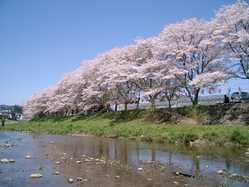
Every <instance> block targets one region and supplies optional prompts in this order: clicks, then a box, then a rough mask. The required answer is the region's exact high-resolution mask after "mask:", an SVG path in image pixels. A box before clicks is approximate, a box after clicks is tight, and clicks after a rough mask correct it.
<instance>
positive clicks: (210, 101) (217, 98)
mask: <svg viewBox="0 0 249 187" xmlns="http://www.w3.org/2000/svg"><path fill="white" fill-rule="evenodd" d="M223 102H224V95H211V96H200V97H199V104H201V105H214V104H218V103H223ZM171 105H172V107H173V108H178V107H183V106H191V105H192V102H191V100H190V99H189V98H188V97H182V98H179V99H178V100H173V101H172V102H171ZM155 106H156V108H168V107H169V105H168V102H166V101H157V102H156V103H155ZM136 107H137V105H136V104H128V110H132V109H136ZM150 107H151V103H149V102H141V103H140V104H139V108H140V109H146V108H150ZM118 110H119V111H122V110H124V106H123V105H119V106H118Z"/></svg>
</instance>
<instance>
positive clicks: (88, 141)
mask: <svg viewBox="0 0 249 187" xmlns="http://www.w3.org/2000/svg"><path fill="white" fill-rule="evenodd" d="M27 155H29V156H30V158H28V159H27V158H25V157H27ZM4 158H6V159H14V160H15V162H14V163H0V187H17V186H22V187H26V186H27V187H29V186H35V187H41V186H42V187H44V186H48V187H50V186H55V187H57V186H58V187H64V186H90V187H102V186H103V187H105V186H106V187H114V186H119V187H123V186H129V187H133V186H134V187H135V186H136V187H137V186H138V187H140V186H141V187H142V186H143V187H144V186H145V187H150V186H155V187H159V186H166V187H171V186H191V187H192V186H194V187H195V186H196V187H197V186H198V187H199V186H212V187H213V186H231V187H233V186H236V187H237V186H238V187H246V186H249V183H248V176H249V152H248V149H247V148H242V147H240V148H239V147H222V146H218V147H213V146H212V147H201V148H194V147H188V146H183V145H170V144H156V143H150V144H148V143H144V142H138V141H135V140H125V139H121V140H120V139H118V140H117V139H108V138H100V137H94V136H58V135H39V134H29V133H19V132H0V159H4ZM32 173H39V174H41V175H42V177H40V178H36V179H34V178H31V177H30V175H31V174H32ZM69 178H71V179H72V181H69Z"/></svg>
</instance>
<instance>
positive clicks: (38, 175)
mask: <svg viewBox="0 0 249 187" xmlns="http://www.w3.org/2000/svg"><path fill="white" fill-rule="evenodd" d="M41 177H42V174H40V173H32V174H31V175H30V178H32V179H38V178H41Z"/></svg>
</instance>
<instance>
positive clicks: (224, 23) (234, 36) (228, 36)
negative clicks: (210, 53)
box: [214, 0, 249, 79]
mask: <svg viewBox="0 0 249 187" xmlns="http://www.w3.org/2000/svg"><path fill="white" fill-rule="evenodd" d="M214 21H215V22H216V24H217V31H216V35H217V37H219V38H220V39H221V42H223V43H224V44H225V47H226V49H227V55H229V56H230V57H233V58H234V59H231V60H230V61H228V62H229V63H230V64H231V65H229V68H230V69H231V70H233V74H234V75H235V77H238V78H242V79H249V5H248V3H246V1H243V0H238V1H237V2H236V3H235V4H232V5H227V6H224V7H223V8H221V9H220V10H219V11H218V12H217V14H216V18H215V20H214Z"/></svg>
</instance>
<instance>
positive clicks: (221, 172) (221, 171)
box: [217, 169, 225, 175]
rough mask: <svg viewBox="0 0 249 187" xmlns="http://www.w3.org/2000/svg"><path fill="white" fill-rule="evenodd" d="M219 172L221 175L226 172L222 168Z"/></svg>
mask: <svg viewBox="0 0 249 187" xmlns="http://www.w3.org/2000/svg"><path fill="white" fill-rule="evenodd" d="M217 173H218V174H219V175H223V174H224V173H225V172H224V171H223V170H222V169H221V170H218V171H217Z"/></svg>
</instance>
